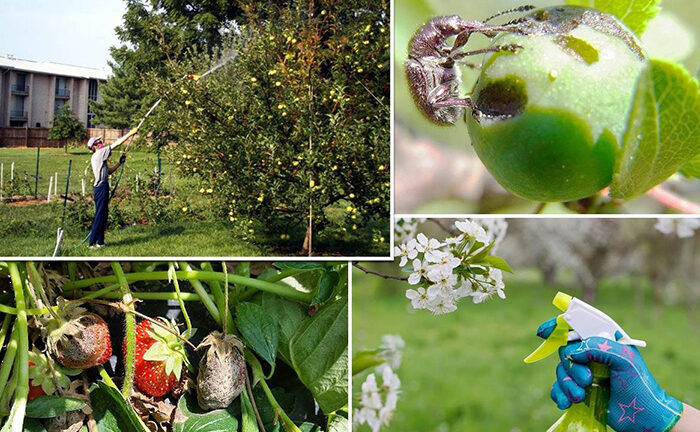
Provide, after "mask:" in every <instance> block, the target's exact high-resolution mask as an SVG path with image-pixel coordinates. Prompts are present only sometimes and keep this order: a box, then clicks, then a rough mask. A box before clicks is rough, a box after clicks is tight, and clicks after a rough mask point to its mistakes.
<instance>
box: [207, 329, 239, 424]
mask: <svg viewBox="0 0 700 432" xmlns="http://www.w3.org/2000/svg"><path fill="white" fill-rule="evenodd" d="M202 347H208V349H207V351H206V353H204V355H203V356H202V359H201V360H200V361H199V373H198V374H197V401H198V402H199V406H200V407H201V408H202V409H205V410H209V409H218V408H226V407H228V406H229V405H230V404H231V402H233V400H234V399H235V398H236V397H237V396H238V395H239V394H241V391H243V389H244V386H245V374H246V366H245V359H244V358H243V354H242V351H243V344H242V343H241V341H240V340H238V338H236V337H235V336H234V335H231V334H227V335H224V334H223V333H220V332H218V331H214V332H212V333H211V334H209V336H207V337H206V338H204V340H203V341H202V343H201V344H200V345H199V346H198V347H197V349H200V348H202Z"/></svg>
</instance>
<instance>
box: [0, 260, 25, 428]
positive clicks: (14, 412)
mask: <svg viewBox="0 0 700 432" xmlns="http://www.w3.org/2000/svg"><path fill="white" fill-rule="evenodd" d="M8 269H9V271H10V279H11V280H12V288H13V289H14V292H15V305H16V307H17V318H16V319H15V328H16V331H17V335H16V337H17V356H16V357H15V367H14V370H15V373H14V374H12V375H13V377H12V379H13V380H16V385H17V387H16V389H15V391H14V402H13V404H12V409H10V416H9V417H8V419H7V422H5V426H3V428H2V432H9V431H19V430H22V427H23V426H22V425H23V423H24V413H25V409H26V407H27V395H28V394H29V335H28V331H27V313H26V311H25V307H26V303H25V301H24V283H23V280H22V278H21V277H20V273H19V269H18V267H17V263H15V262H10V263H8ZM13 331H14V330H13ZM6 394H7V393H6Z"/></svg>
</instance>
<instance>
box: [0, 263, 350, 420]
mask: <svg viewBox="0 0 700 432" xmlns="http://www.w3.org/2000/svg"><path fill="white" fill-rule="evenodd" d="M0 275H2V279H0V313H1V314H2V315H3V316H2V322H1V326H0V355H1V356H2V357H1V360H0V427H1V429H0V430H1V431H2V432H10V431H12V432H22V431H47V432H51V431H81V432H85V431H88V430H90V431H100V432H103V431H105V432H106V431H115V430H122V431H130V432H131V431H134V432H147V431H157V432H166V431H168V432H170V431H172V432H194V431H201V432H206V431H212V432H213V431H223V430H227V431H229V430H230V431H241V432H254V431H282V430H284V431H287V432H300V431H312V430H313V431H329V432H330V431H339V430H347V429H348V420H347V412H348V406H347V403H348V375H347V366H348V329H347V319H348V288H347V264H345V263H341V264H336V263H315V262H304V263H297V262H285V263H248V262H239V263H208V262H202V263H187V262H179V263H158V262H154V263H147V262H143V263H119V262H112V263H83V262H80V263H74V262H65V263H57V262H54V263H40V264H37V263H34V262H3V263H0Z"/></svg>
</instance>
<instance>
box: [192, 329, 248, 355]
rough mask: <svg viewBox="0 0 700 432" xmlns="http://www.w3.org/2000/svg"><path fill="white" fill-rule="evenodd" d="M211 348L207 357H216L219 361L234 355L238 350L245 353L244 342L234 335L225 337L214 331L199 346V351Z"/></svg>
mask: <svg viewBox="0 0 700 432" xmlns="http://www.w3.org/2000/svg"><path fill="white" fill-rule="evenodd" d="M205 347H209V349H208V350H207V356H210V355H216V357H217V358H218V359H219V360H223V359H225V358H227V357H229V356H231V355H232V354H233V350H234V349H236V350H238V351H239V352H240V353H243V348H244V346H243V342H241V340H240V339H238V338H237V337H236V336H234V335H232V334H227V335H224V334H223V333H221V332H219V331H213V332H211V333H210V334H209V335H207V337H205V338H204V340H203V341H202V342H201V343H200V344H199V346H198V347H197V349H198V350H199V349H201V348H205Z"/></svg>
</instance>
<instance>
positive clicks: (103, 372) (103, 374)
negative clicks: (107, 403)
mask: <svg viewBox="0 0 700 432" xmlns="http://www.w3.org/2000/svg"><path fill="white" fill-rule="evenodd" d="M97 371H98V372H99V373H100V376H101V377H102V380H103V381H104V382H105V384H107V385H108V386H110V387H112V388H113V389H115V390H117V391H119V388H117V385H116V384H114V381H112V377H111V376H109V374H108V373H107V371H106V370H105V368H104V366H102V365H99V366H97Z"/></svg>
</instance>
